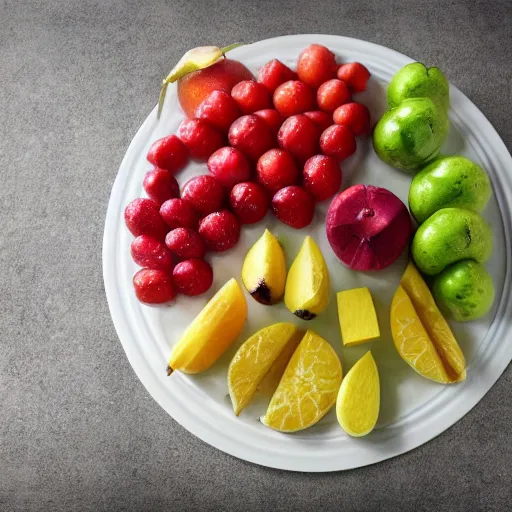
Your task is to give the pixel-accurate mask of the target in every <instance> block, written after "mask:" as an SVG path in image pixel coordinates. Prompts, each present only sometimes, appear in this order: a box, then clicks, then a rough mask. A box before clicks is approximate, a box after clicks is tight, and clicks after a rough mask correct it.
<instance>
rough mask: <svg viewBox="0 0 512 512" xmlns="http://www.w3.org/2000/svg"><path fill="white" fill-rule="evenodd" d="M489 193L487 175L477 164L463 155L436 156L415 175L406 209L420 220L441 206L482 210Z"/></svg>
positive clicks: (420, 221) (489, 186) (489, 184)
mask: <svg viewBox="0 0 512 512" xmlns="http://www.w3.org/2000/svg"><path fill="white" fill-rule="evenodd" d="M490 197H491V183H490V181H489V177H488V176H487V173H486V172H485V171H484V170H483V169H482V168H481V167H480V166H479V165H477V164H475V163H473V162H472V161H471V160H468V159H467V158H464V157H463V156H458V155H454V156H446V157H439V158H436V159H435V160H434V161H433V162H432V163H430V164H429V165H427V166H426V167H425V168H424V169H422V170H421V171H420V172H419V173H418V174H416V176H414V178H413V180H412V183H411V188H410V189H409V209H410V210H411V213H412V214H413V216H414V218H415V219H416V220H417V221H418V222H419V223H420V224H421V223H422V222H424V221H425V220H426V219H427V218H428V217H430V216H431V215H432V214H433V213H434V212H436V211H437V210H440V209H441V208H447V207H451V206H456V207H459V208H466V209H467V210H473V211H475V212H481V211H482V210H483V209H484V208H485V206H486V204H487V202H488V201H489V198H490Z"/></svg>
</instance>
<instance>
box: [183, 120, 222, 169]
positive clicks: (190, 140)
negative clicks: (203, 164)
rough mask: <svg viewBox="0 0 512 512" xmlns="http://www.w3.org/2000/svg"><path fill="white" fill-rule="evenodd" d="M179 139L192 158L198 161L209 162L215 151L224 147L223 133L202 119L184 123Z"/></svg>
mask: <svg viewBox="0 0 512 512" xmlns="http://www.w3.org/2000/svg"><path fill="white" fill-rule="evenodd" d="M178 137H179V138H180V140H181V141H182V142H183V144H185V146H186V147H187V149H188V150H189V152H190V156H191V157H192V158H196V159H197V160H205V161H206V160H208V158H209V157H210V155H211V154H212V153H213V152H214V151H216V150H217V149H219V148H220V147H222V146H223V145H224V137H223V135H222V133H221V132H220V131H219V130H216V129H215V128H213V127H212V126H210V125H209V124H208V123H206V122H205V121H201V120H200V119H185V120H184V121H182V123H181V124H180V126H179V128H178Z"/></svg>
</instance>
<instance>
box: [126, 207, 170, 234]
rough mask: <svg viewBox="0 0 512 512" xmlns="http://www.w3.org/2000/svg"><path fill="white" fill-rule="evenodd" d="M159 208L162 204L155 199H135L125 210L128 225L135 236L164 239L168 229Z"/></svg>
mask: <svg viewBox="0 0 512 512" xmlns="http://www.w3.org/2000/svg"><path fill="white" fill-rule="evenodd" d="M159 210H160V205H159V204H158V203H157V202H156V201H153V199H145V198H141V199H134V200H133V201H132V202H131V203H130V204H129V205H128V206H127V207H126V208H125V210H124V221H125V223H126V227H127V228H128V229H129V230H130V232H131V233H132V235H133V236H139V235H149V236H152V237H153V238H156V239H157V240H160V241H163V240H164V238H165V235H166V234H167V231H168V229H167V226H166V225H165V222H164V221H163V220H162V218H161V217H160V213H159Z"/></svg>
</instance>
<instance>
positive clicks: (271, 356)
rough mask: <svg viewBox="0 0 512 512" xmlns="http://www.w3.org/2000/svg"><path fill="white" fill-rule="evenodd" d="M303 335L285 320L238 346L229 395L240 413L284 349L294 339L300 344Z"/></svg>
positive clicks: (230, 377)
mask: <svg viewBox="0 0 512 512" xmlns="http://www.w3.org/2000/svg"><path fill="white" fill-rule="evenodd" d="M301 337H302V335H301V332H300V331H298V329H297V327H296V326H295V325H293V324H289V323H284V322H283V323H278V324H273V325H269V326H268V327H265V328H263V329H260V330H259V331H258V332H257V333H256V334H253V335H252V336H251V337H250V338H249V339H248V340H247V341H246V342H245V343H244V344H243V345H242V346H241V347H240V348H239V349H238V351H237V353H236V354H235V356H234V357H233V359H232V361H231V364H230V365H229V369H228V389H229V396H230V397H231V402H232V404H233V410H234V411H235V414H236V415H237V416H238V415H239V414H240V412H241V411H242V409H243V408H244V407H245V406H246V405H247V404H248V403H249V402H250V401H251V398H252V397H253V396H254V393H255V392H256V389H257V387H258V384H259V383H260V382H261V380H262V379H263V377H264V376H265V374H266V373H267V372H268V371H269V369H270V368H271V366H272V364H273V363H274V362H275V361H276V359H277V358H278V357H279V355H280V354H281V352H282V351H283V350H284V349H285V348H286V346H287V345H288V344H289V343H290V342H292V346H293V345H295V346H297V343H298V341H296V340H297V339H298V340H300V338H301Z"/></svg>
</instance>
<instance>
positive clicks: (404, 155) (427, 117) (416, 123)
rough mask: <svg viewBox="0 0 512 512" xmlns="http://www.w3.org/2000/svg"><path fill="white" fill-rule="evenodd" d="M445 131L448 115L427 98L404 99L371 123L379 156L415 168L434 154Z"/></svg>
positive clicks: (395, 164) (402, 165) (394, 164)
mask: <svg viewBox="0 0 512 512" xmlns="http://www.w3.org/2000/svg"><path fill="white" fill-rule="evenodd" d="M447 132H448V119H447V117H446V116H445V115H444V114H443V113H442V112H441V109H439V108H438V107H436V105H435V104H434V103H433V102H432V100H430V99H428V98H411V99H407V100H404V101H403V102H402V103H400V105H398V106H397V107H396V108H394V109H392V110H388V111H387V112H386V113H385V114H384V115H383V116H382V117H381V119H380V121H379V122H378V123H377V125H376V126H375V130H374V132H373V147H374V149H375V152H376V153H377V155H378V156H379V158H380V159H381V160H383V161H384V162H386V163H387V164H389V165H391V166H392V167H395V168H397V169H401V170H404V171H411V172H416V171H418V170H419V169H420V168H422V167H423V166H425V165H426V164H428V163H429V162H431V161H432V160H433V159H434V158H436V157H437V155H438V154H439V151H440V150H441V146H442V145H443V142H444V139H445V138H446V134H447Z"/></svg>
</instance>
